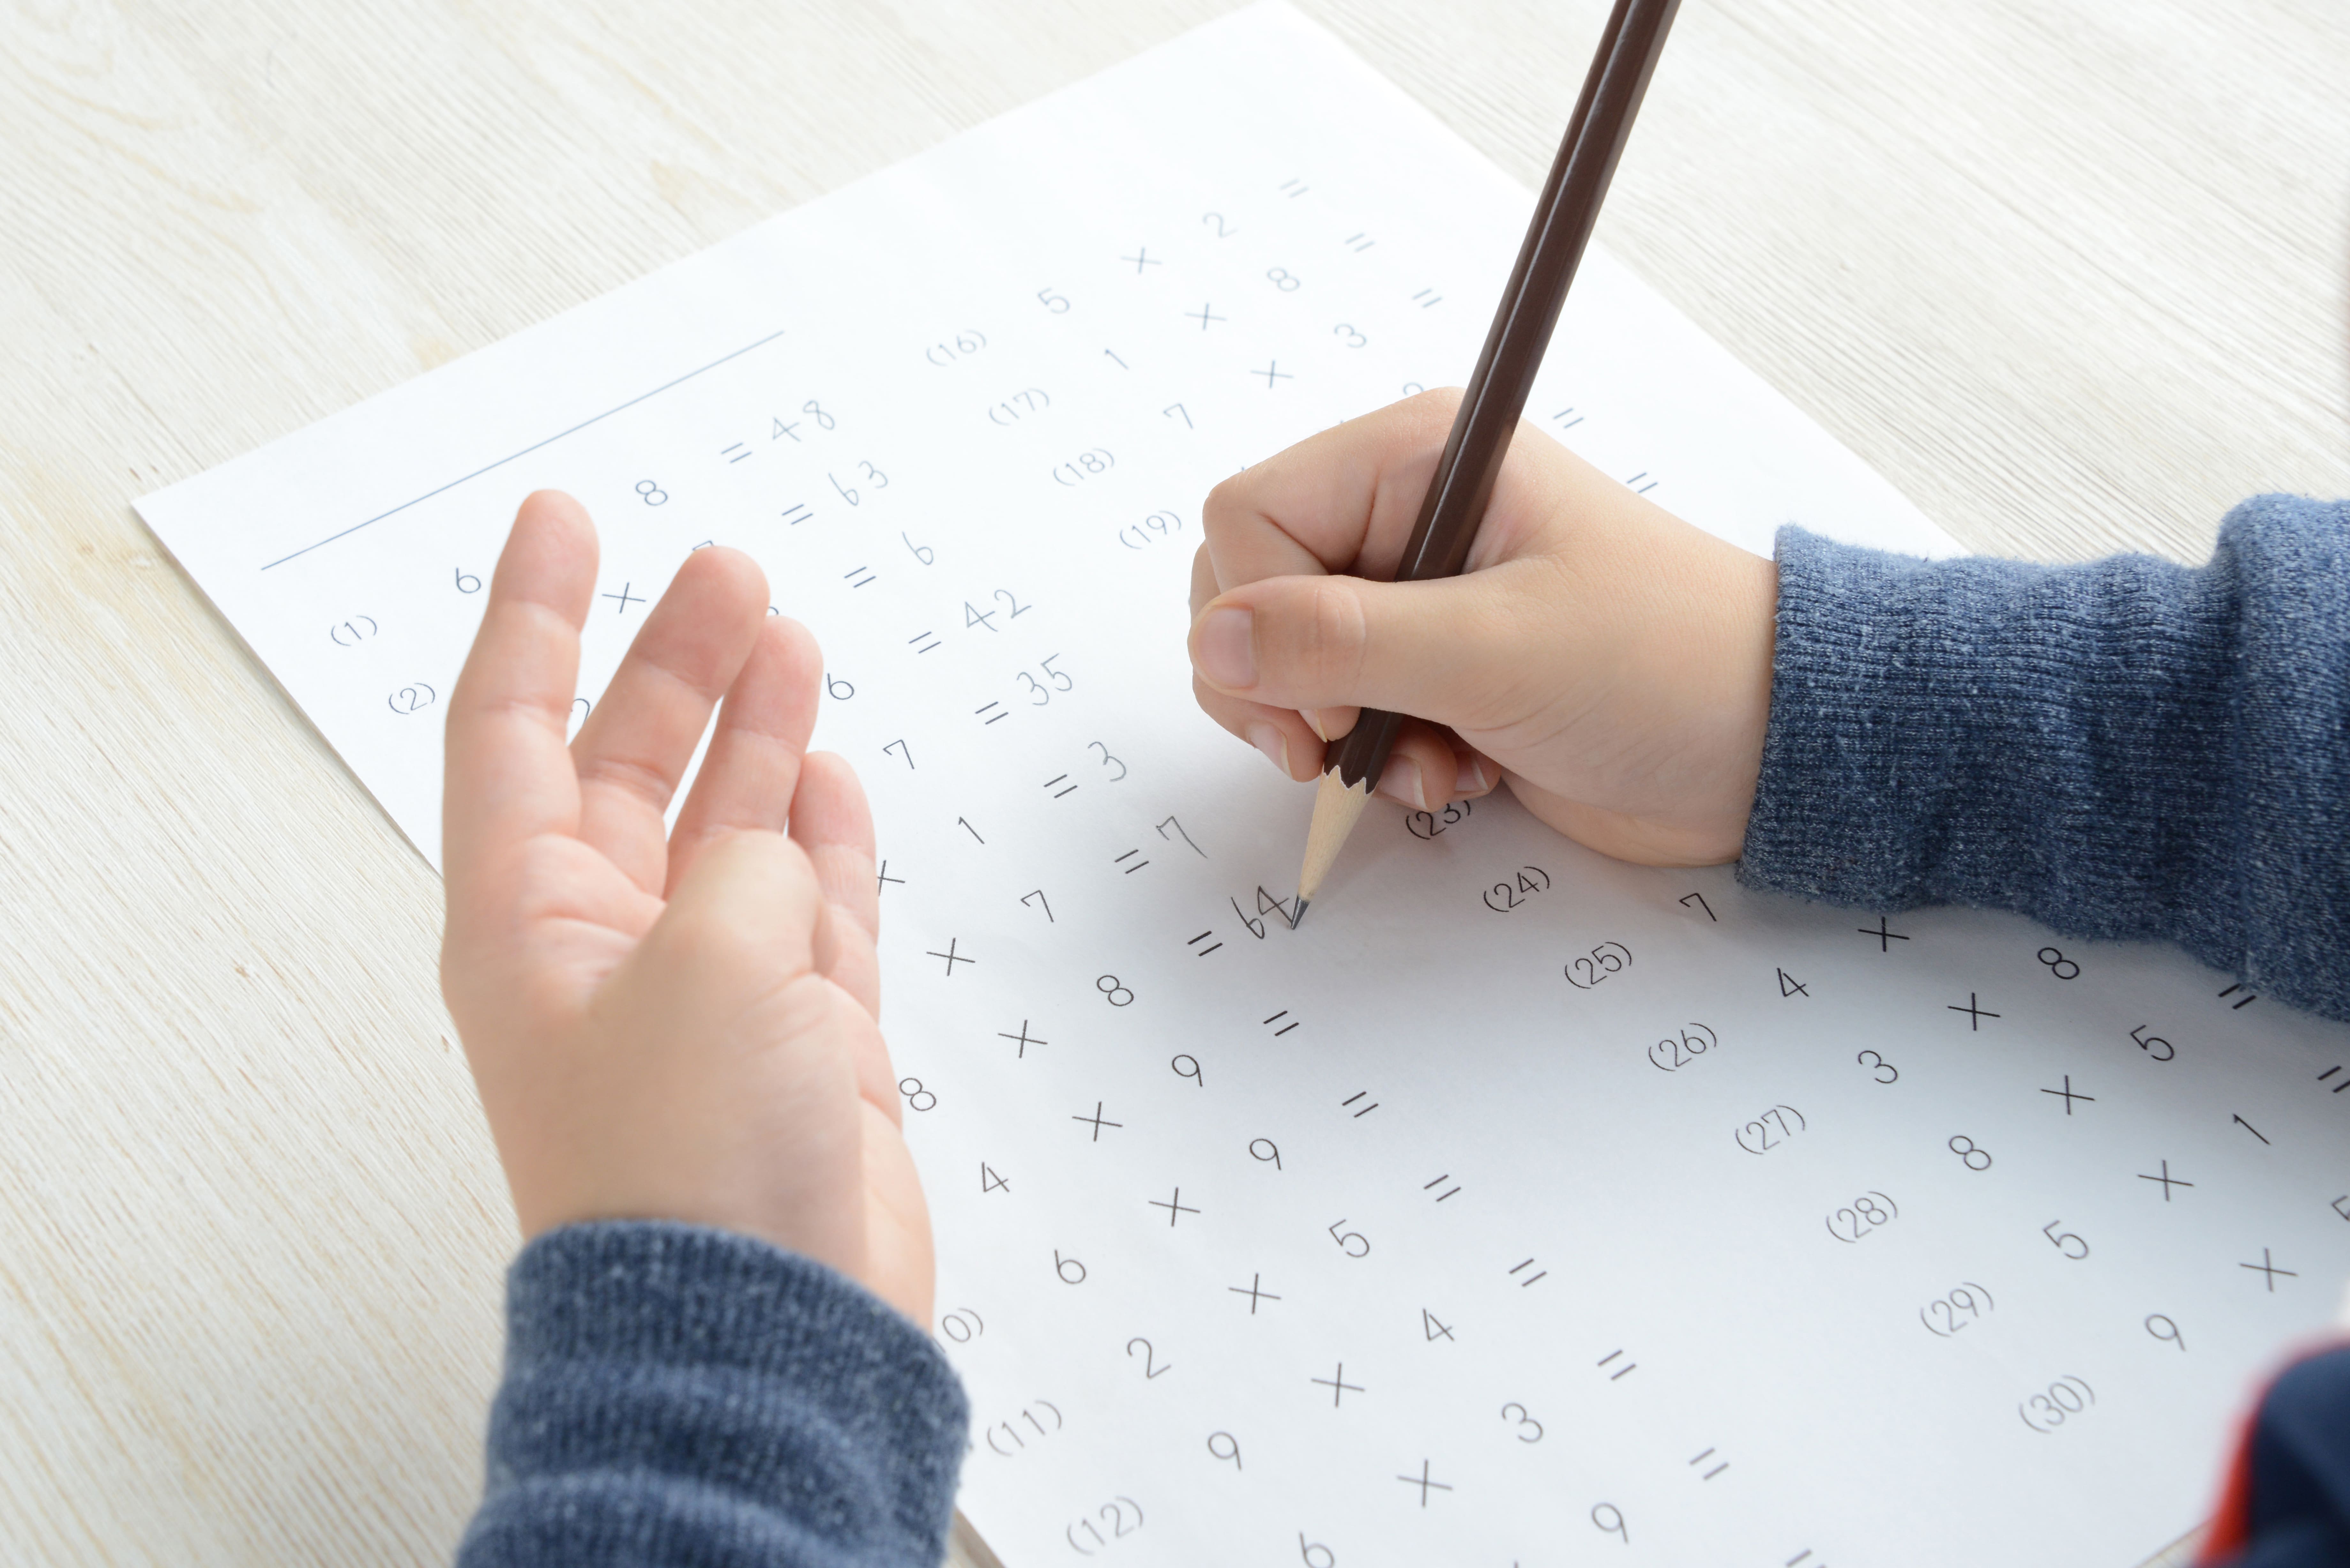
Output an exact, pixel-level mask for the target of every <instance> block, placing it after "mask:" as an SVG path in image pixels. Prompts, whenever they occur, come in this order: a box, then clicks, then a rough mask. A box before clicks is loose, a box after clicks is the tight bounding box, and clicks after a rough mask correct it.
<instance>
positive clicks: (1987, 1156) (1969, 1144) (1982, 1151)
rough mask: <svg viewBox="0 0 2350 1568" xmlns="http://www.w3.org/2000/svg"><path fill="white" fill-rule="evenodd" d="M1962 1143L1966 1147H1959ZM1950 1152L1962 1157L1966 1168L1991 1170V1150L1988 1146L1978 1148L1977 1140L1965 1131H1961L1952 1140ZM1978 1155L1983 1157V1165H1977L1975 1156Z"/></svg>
mask: <svg viewBox="0 0 2350 1568" xmlns="http://www.w3.org/2000/svg"><path fill="white" fill-rule="evenodd" d="M1960 1144H1964V1145H1966V1147H1964V1148H1960V1147H1959V1146H1960ZM1950 1152H1951V1153H1952V1154H1955V1155H1957V1156H1958V1157H1959V1158H1960V1159H1961V1160H1963V1161H1965V1162H1966V1168H1968V1169H1969V1170H1989V1169H1990V1168H1991V1150H1989V1149H1987V1148H1977V1147H1975V1140H1974V1139H1972V1138H1970V1137H1967V1135H1966V1134H1964V1133H1960V1135H1959V1136H1958V1137H1954V1138H1952V1139H1951V1140H1950ZM1978 1155H1980V1156H1981V1157H1982V1163H1981V1165H1977V1164H1976V1163H1975V1157H1976V1156H1978Z"/></svg>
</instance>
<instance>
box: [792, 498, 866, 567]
mask: <svg viewBox="0 0 2350 1568" xmlns="http://www.w3.org/2000/svg"><path fill="white" fill-rule="evenodd" d="M815 515H816V514H815V513H813V512H810V511H809V510H808V509H807V508H806V506H805V505H803V504H800V503H799V502H796V501H795V502H793V503H792V504H790V505H789V506H786V507H785V508H784V521H785V522H786V523H788V524H791V525H792V526H793V527H795V528H796V527H798V526H799V525H800V524H803V523H805V522H806V521H807V520H808V519H809V518H811V517H813V516H815ZM858 570H859V571H862V570H864V568H863V567H861V566H860V567H858Z"/></svg>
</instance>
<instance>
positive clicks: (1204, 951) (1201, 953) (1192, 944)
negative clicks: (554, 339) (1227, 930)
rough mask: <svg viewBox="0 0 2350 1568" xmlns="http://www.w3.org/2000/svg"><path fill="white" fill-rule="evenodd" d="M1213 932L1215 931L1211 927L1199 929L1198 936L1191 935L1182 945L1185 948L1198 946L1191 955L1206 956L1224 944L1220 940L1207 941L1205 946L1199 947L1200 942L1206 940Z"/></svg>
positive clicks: (1195, 956)
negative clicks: (1196, 950)
mask: <svg viewBox="0 0 2350 1568" xmlns="http://www.w3.org/2000/svg"><path fill="white" fill-rule="evenodd" d="M1215 934H1216V933H1215V932H1214V930H1212V929H1210V930H1204V931H1201V933H1200V934H1199V935H1198V936H1196V937H1193V938H1192V939H1191V940H1190V941H1188V942H1185V943H1184V944H1183V945H1184V946H1185V947H1187V948H1200V950H1199V951H1198V952H1195V953H1193V954H1192V955H1191V956H1192V957H1193V958H1206V957H1207V956H1208V955H1209V954H1210V953H1211V952H1214V951H1215V950H1217V949H1218V948H1220V947H1222V946H1223V945H1224V944H1223V943H1222V942H1209V943H1208V945H1207V946H1206V947H1204V948H1201V947H1200V944H1201V942H1205V941H1208V939H1209V938H1210V937H1212V936H1214V935H1215Z"/></svg>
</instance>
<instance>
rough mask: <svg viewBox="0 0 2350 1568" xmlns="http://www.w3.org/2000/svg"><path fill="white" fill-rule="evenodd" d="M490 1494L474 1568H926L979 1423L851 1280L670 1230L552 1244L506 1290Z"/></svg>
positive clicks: (622, 1230) (519, 1262) (581, 1231)
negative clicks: (630, 1567)
mask: <svg viewBox="0 0 2350 1568" xmlns="http://www.w3.org/2000/svg"><path fill="white" fill-rule="evenodd" d="M506 1314H507V1338H506V1366H505V1379H504V1384H503V1386H501V1387H500V1388H499V1390H498V1394H497V1398H496V1401H495V1403H494V1405H493V1407H492V1408H491V1414H490V1431H489V1455H488V1458H489V1480H488V1487H487V1491H486V1495H485V1496H484V1500H483V1502H482V1507H481V1511H480V1512H478V1513H477V1514H475V1515H474V1517H473V1523H472V1525H471V1526H470V1527H469V1528H468V1529H467V1531H466V1532H465V1537H464V1540H463V1543H462V1544H461V1545H460V1547H459V1548H458V1554H457V1561H458V1563H459V1564H460V1568H538V1565H541V1564H545V1565H548V1568H553V1565H555V1564H565V1565H568V1568H598V1565H599V1564H621V1563H628V1564H669V1565H678V1568H686V1565H691V1568H737V1565H742V1568H748V1565H749V1564H754V1563H757V1564H762V1565H764V1568H916V1565H920V1568H932V1565H933V1564H936V1563H938V1562H939V1561H940V1560H941V1557H942V1556H943V1555H944V1552H945V1545H946V1535H947V1528H948V1524H949V1521H950V1519H951V1515H952V1512H953V1505H954V1485H955V1475H956V1470H957V1469H958V1468H959V1466H960V1465H961V1462H962V1452H963V1449H964V1446H965V1445H964V1428H965V1424H966V1417H967V1408H966V1406H965V1402H964V1399H963V1394H962V1386H961V1385H960V1384H959V1383H958V1382H957V1381H956V1379H955V1376H954V1373H953V1371H952V1370H951V1368H950V1367H949V1366H947V1363H946V1358H945V1357H944V1356H943V1355H941V1353H940V1351H939V1349H938V1347H937V1346H936V1345H933V1344H932V1343H931V1340H930V1338H929V1336H928V1335H926V1334H923V1333H922V1332H921V1330H920V1329H918V1328H916V1327H915V1326H914V1325H913V1324H910V1323H909V1322H907V1321H906V1320H905V1319H904V1318H903V1317H901V1316H899V1314H897V1313H896V1312H895V1311H893V1310H892V1309H891V1308H889V1306H888V1305H886V1304H885V1303H882V1302H881V1301H880V1300H879V1299H878V1298H877V1297H875V1296H873V1295H871V1294H869V1293H867V1292H866V1291H864V1290H862V1289H861V1288H859V1287H858V1286H857V1285H855V1284H853V1283H851V1282H849V1281H848V1280H847V1279H845V1278H843V1277H842V1276H841V1275H839V1274H837V1273H835V1272H833V1271H831V1270H829V1269H827V1268H825V1267H824V1266H823V1265H821V1264H818V1263H815V1262H810V1261H809V1260H807V1259H806V1258H802V1257H798V1256H795V1255H794V1254H792V1253H789V1252H785V1251H778V1250H777V1249H775V1248H774V1247H771V1246H768V1245H767V1244H765V1243H764V1242H762V1241H753V1240H751V1239H750V1238H748V1237H743V1236H737V1235H733V1234H730V1233H728V1232H724V1231H712V1230H705V1229H702V1228H699V1227H695V1226H690V1225H681V1224H674V1223H669V1222H661V1221H637V1220H629V1221H609V1222H603V1223H598V1224H591V1225H575V1226H570V1227H567V1228H565V1229H563V1230H559V1231H550V1232H549V1233H547V1234H546V1235H545V1236H542V1237H540V1238H539V1239H537V1240H536V1241H533V1242H531V1243H530V1245H529V1246H527V1247H525V1249H524V1250H523V1251H522V1254H521V1256H520V1257H518V1258H516V1259H515V1264H514V1268H513V1270H512V1272H510V1273H509V1275H508V1276H507V1282H506Z"/></svg>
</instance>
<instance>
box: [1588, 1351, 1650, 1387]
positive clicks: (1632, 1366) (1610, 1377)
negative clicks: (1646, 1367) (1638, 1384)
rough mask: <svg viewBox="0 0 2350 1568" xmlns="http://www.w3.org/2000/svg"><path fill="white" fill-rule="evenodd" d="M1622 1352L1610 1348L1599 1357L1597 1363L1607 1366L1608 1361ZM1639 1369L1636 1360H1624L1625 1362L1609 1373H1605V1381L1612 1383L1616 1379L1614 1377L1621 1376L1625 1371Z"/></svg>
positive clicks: (1636, 1370)
mask: <svg viewBox="0 0 2350 1568" xmlns="http://www.w3.org/2000/svg"><path fill="white" fill-rule="evenodd" d="M1623 1354H1624V1353H1623V1352H1622V1351H1620V1350H1611V1351H1609V1352H1608V1353H1607V1355H1603V1356H1601V1357H1600V1358H1599V1363H1598V1364H1599V1365H1600V1366H1607V1364H1608V1363H1609V1362H1611V1361H1613V1360H1615V1359H1616V1358H1617V1356H1619V1355H1623ZM1639 1369H1640V1364H1639V1363H1638V1362H1637V1361H1627V1362H1626V1363H1625V1364H1624V1365H1623V1366H1621V1367H1619V1368H1617V1370H1616V1371H1614V1372H1611V1373H1609V1374H1608V1375H1607V1381H1608V1382H1610V1383H1613V1382H1615V1381H1616V1379H1617V1378H1618V1377H1621V1376H1624V1375H1625V1374H1626V1373H1627V1372H1638V1370H1639Z"/></svg>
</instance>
